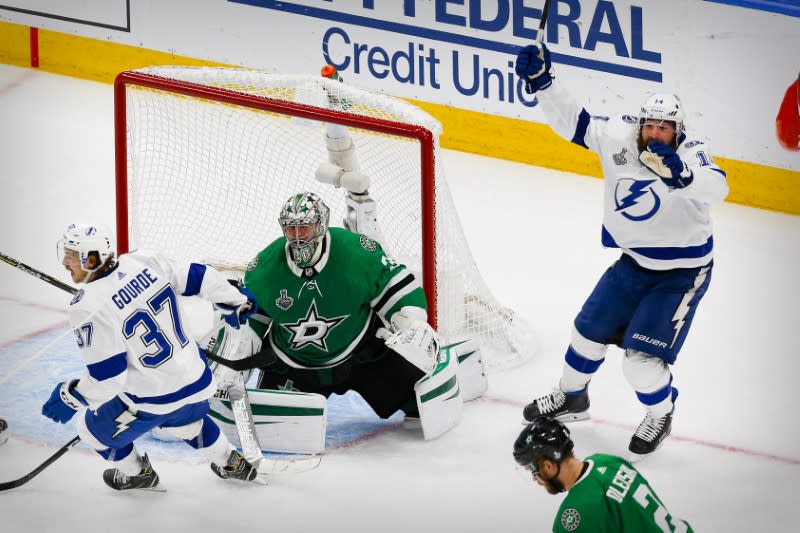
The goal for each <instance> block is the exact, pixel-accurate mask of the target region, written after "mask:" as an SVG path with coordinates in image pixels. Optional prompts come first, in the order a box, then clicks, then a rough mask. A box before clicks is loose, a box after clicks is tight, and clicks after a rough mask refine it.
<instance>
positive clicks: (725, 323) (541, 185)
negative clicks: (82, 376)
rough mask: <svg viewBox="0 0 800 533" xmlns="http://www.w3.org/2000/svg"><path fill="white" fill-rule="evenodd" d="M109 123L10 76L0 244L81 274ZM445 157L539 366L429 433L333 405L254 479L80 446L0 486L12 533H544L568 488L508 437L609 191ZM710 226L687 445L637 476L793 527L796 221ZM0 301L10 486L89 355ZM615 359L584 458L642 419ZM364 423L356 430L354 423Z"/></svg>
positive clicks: (707, 504) (109, 196)
mask: <svg viewBox="0 0 800 533" xmlns="http://www.w3.org/2000/svg"><path fill="white" fill-rule="evenodd" d="M112 131H113V98H112V88H111V87H110V86H108V85H103V84H97V83H91V82H86V81H78V80H75V79H71V78H66V77H61V76H55V75H51V74H46V73H41V72H36V71H33V70H28V69H18V68H14V67H8V66H0V164H1V165H2V166H0V168H1V169H2V171H0V180H2V194H0V202H2V204H1V205H0V227H2V236H1V237H0V251H2V252H4V253H6V254H8V255H10V256H12V257H15V258H17V259H19V260H21V261H23V262H25V263H27V264H29V265H31V266H34V267H36V268H39V269H41V270H44V271H45V272H48V273H50V274H52V275H54V276H57V277H59V278H60V279H62V280H64V281H67V282H68V281H69V279H68V277H67V274H66V272H65V271H64V270H63V269H62V267H61V266H60V265H59V264H58V262H57V260H56V257H55V241H56V239H57V236H58V234H59V233H60V231H61V230H62V229H63V227H64V226H65V225H66V224H67V223H69V222H71V221H89V220H92V221H105V222H107V223H108V224H110V225H112V226H113V223H114V214H115V208H114V185H113V183H114V180H113V174H114V159H113V152H114V146H113V136H112ZM507 134H508V135H514V132H508V133H507ZM530 142H531V143H534V142H536V140H535V139H531V140H530ZM445 165H446V169H447V175H448V178H449V180H450V184H451V189H452V192H453V195H454V198H455V202H456V205H457V207H458V210H459V213H460V216H461V220H462V223H463V225H464V228H465V230H466V232H467V235H468V239H469V241H470V246H471V248H472V252H473V254H474V256H475V258H476V261H477V263H478V266H479V268H480V270H481V272H482V273H483V275H484V278H485V280H486V281H487V283H488V285H489V286H490V287H491V288H492V290H493V291H494V293H495V295H496V296H497V297H498V298H499V299H500V300H501V301H502V302H503V303H504V304H505V305H508V306H510V307H512V308H514V309H515V310H516V311H517V312H519V313H521V314H522V315H523V316H525V317H526V318H527V319H528V320H529V321H530V322H531V324H533V327H534V328H535V330H536V334H537V337H538V341H539V346H540V351H539V354H538V356H537V357H536V358H535V360H533V361H531V362H530V363H528V364H526V365H525V366H522V367H519V368H517V369H514V370H511V371H507V372H504V373H501V374H496V375H492V376H491V377H490V389H489V391H488V393H487V394H486V396H485V398H483V399H480V400H477V401H474V402H472V403H469V404H467V405H466V407H465V410H464V416H463V420H462V422H461V424H460V425H459V426H458V427H457V428H455V429H454V430H453V431H451V432H450V433H448V434H446V435H445V436H443V437H441V438H439V439H437V440H435V441H431V442H424V441H422V439H421V438H420V436H419V433H417V432H415V431H413V430H408V429H404V428H403V427H402V425H401V424H399V423H398V422H397V420H394V421H390V422H389V423H386V424H383V425H377V424H376V423H375V421H374V420H370V419H369V415H368V413H366V412H365V411H364V410H363V409H362V410H359V408H358V406H357V405H355V407H353V409H352V410H350V411H349V414H348V412H347V411H348V407H347V402H345V404H342V403H341V402H340V404H339V405H340V409H339V411H340V412H339V414H338V415H336V420H333V421H332V422H333V424H334V426H336V424H337V421H338V427H339V429H338V430H337V431H338V433H337V435H338V437H339V440H338V441H337V442H334V443H333V446H331V448H330V449H329V450H328V451H326V453H325V455H324V458H323V462H322V465H321V466H320V467H319V468H318V469H317V470H315V471H312V472H309V473H305V474H299V475H294V476H281V477H275V478H274V479H273V480H272V482H271V483H270V485H268V486H266V487H260V486H244V485H237V484H232V483H226V482H223V481H221V480H219V479H217V478H216V477H215V476H213V474H212V473H211V472H210V471H209V469H208V467H207V466H206V465H205V464H203V463H202V461H201V459H200V457H199V455H195V454H193V453H191V450H189V451H187V452H185V453H184V452H180V453H177V454H174V453H163V448H159V447H156V448H155V449H154V451H153V452H152V453H151V458H152V459H153V463H154V465H155V467H156V468H157V470H158V472H159V474H160V475H161V477H162V479H163V481H164V483H165V484H166V485H167V487H168V489H169V491H168V492H167V493H165V494H162V493H136V494H129V493H118V492H115V491H112V490H110V489H108V488H107V487H106V486H105V485H104V484H103V483H102V481H101V479H100V475H101V472H102V470H103V469H104V468H105V467H106V465H105V464H104V462H103V461H102V460H100V459H99V458H98V457H97V456H96V455H95V454H94V453H93V452H91V451H90V450H88V449H87V448H85V447H82V446H81V445H79V447H78V448H76V449H74V450H72V451H70V452H69V453H68V454H66V455H65V456H64V457H62V458H61V459H60V460H58V461H57V462H56V463H55V464H53V465H52V466H51V467H49V468H48V469H46V470H45V471H44V472H43V473H41V474H40V475H39V476H38V477H36V478H35V479H34V480H32V481H31V482H29V483H28V484H26V485H24V486H23V487H20V488H18V489H15V490H12V491H8V492H4V493H0V523H2V530H3V531H8V532H12V531H14V532H16V531H20V532H43V531H54V532H58V533H69V532H81V533H83V532H84V531H86V530H106V529H108V530H113V531H118V532H121V533H127V532H137V533H139V532H142V531H149V530H151V529H154V530H160V531H187V532H190V531H211V530H217V531H220V530H227V531H238V532H242V531H279V530H289V529H291V530H293V531H317V532H319V531H327V532H343V533H344V532H378V531H380V532H384V531H385V532H394V531H397V532H404V533H409V532H414V531H424V532H428V531H430V532H432V531H446V532H473V531H474V532H478V531H497V532H516V531H519V532H526V533H527V532H531V531H548V530H549V529H550V526H551V523H552V520H553V517H554V514H555V512H556V509H557V508H558V505H559V503H560V501H561V497H557V496H549V495H548V494H546V493H545V492H544V490H542V489H541V488H539V487H538V486H536V485H535V484H533V483H532V482H531V481H530V480H528V479H524V478H523V476H522V475H520V473H519V472H518V471H517V470H516V469H515V467H514V461H513V459H512V457H511V446H512V443H513V440H514V438H515V437H516V435H517V433H518V432H519V431H520V429H521V425H520V418H521V417H520V413H521V408H522V407H523V405H524V404H525V403H526V402H528V401H530V399H531V398H532V397H533V396H537V395H539V394H541V393H544V392H546V391H548V390H549V389H550V388H551V387H552V386H553V385H554V384H555V382H556V380H557V378H558V376H559V373H560V367H561V363H562V356H563V353H564V349H565V348H566V345H567V343H568V341H569V331H570V326H571V322H572V319H573V318H574V316H575V314H576V313H577V311H578V309H579V308H580V305H581V304H582V303H583V300H584V299H585V298H586V296H587V295H588V294H589V292H590V290H591V289H592V287H593V286H594V283H595V282H596V280H597V278H598V277H599V275H600V274H601V273H602V272H603V270H604V269H605V268H606V267H607V266H608V265H609V264H610V263H611V262H612V261H613V260H614V259H615V257H616V255H617V254H616V252H614V251H610V250H603V249H602V248H601V247H600V243H599V234H600V219H601V194H602V191H601V182H600V181H599V180H596V179H591V178H586V177H582V176H576V175H572V174H567V173H562V172H555V171H552V170H547V169H542V168H538V167H534V166H528V165H522V164H517V163H510V162H505V161H498V160H493V159H489V158H484V157H478V156H474V155H469V154H464V153H458V152H452V151H445ZM753 179H754V180H756V179H758V177H757V176H753ZM713 215H714V219H715V230H716V232H715V243H716V266H715V269H714V278H713V280H712V282H711V287H710V290H709V292H708V294H707V295H706V296H705V298H704V299H703V301H702V303H701V306H700V309H699V311H698V314H697V316H696V318H695V321H694V324H693V326H692V331H691V333H690V334H689V337H688V340H687V341H686V344H685V345H684V348H683V351H682V352H681V355H680V357H679V359H678V363H677V365H676V366H675V367H674V369H673V371H674V376H675V384H676V385H677V386H678V387H679V388H680V391H681V397H680V399H679V403H678V407H677V411H676V415H675V422H674V427H673V436H672V437H671V438H670V440H669V441H668V442H667V443H666V444H665V445H664V447H663V448H662V449H661V450H660V451H659V452H658V453H657V454H655V455H654V456H652V457H650V458H648V459H647V460H646V461H644V462H642V463H639V468H640V470H641V472H642V473H643V474H644V475H645V476H646V477H647V478H648V479H649V480H650V482H651V484H652V485H653V487H654V488H655V490H656V492H657V493H658V495H659V496H660V497H661V499H662V500H663V501H664V502H665V504H666V505H667V507H668V509H669V510H670V511H671V512H672V513H673V514H674V515H676V516H679V517H681V518H684V519H686V520H688V521H689V522H690V523H691V524H692V525H693V527H694V529H695V531H698V532H701V531H706V532H739V531H741V532H745V531H748V532H750V531H796V530H797V527H798V524H800V496H798V492H796V490H797V486H798V482H800V445H798V436H800V431H799V430H798V422H797V420H798V419H797V415H796V413H795V410H794V407H795V404H794V401H795V397H796V394H795V392H796V391H795V390H794V388H795V384H796V382H797V376H798V374H799V373H800V372H799V371H800V357H799V356H800V350H798V348H797V341H796V339H795V337H794V333H795V331H796V330H797V328H798V327H800V320H798V315H799V313H798V308H797V303H798V300H800V298H798V296H800V288H798V287H800V284H798V283H797V281H796V279H795V278H796V276H797V275H798V273H800V251H798V250H800V218H798V217H795V216H789V215H784V214H779V213H772V212H767V211H762V210H756V209H751V208H747V207H742V206H737V205H732V204H723V205H719V206H715V207H714V210H713ZM0 288H1V290H0V416H3V417H5V418H7V419H8V420H9V422H10V425H11V427H10V428H9V434H10V440H9V441H8V442H7V443H6V444H4V445H2V446H0V481H6V480H9V479H14V478H17V477H19V476H21V475H23V474H25V473H27V472H28V471H30V470H31V469H33V468H34V467H35V466H36V465H38V464H39V463H40V462H41V461H43V460H44V459H45V458H46V457H48V456H49V455H50V454H52V453H53V452H54V451H55V450H56V449H57V448H58V447H59V446H60V444H63V443H64V442H66V441H68V440H69V438H70V436H71V435H72V434H73V433H74V422H71V423H69V424H67V425H66V426H61V425H57V424H54V423H52V422H50V421H48V420H47V419H45V418H44V417H42V416H40V415H39V414H38V411H39V409H40V406H41V404H42V402H44V400H46V398H47V396H48V395H49V392H50V388H52V386H53V385H54V384H55V383H57V382H58V381H60V380H61V379H63V377H64V376H63V374H62V372H63V371H64V370H65V369H69V368H68V367H70V365H75V364H76V360H77V359H78V355H77V353H75V352H74V349H73V348H71V346H72V344H71V340H70V338H69V335H68V334H67V335H64V337H63V338H62V339H60V340H58V341H56V339H57V337H58V336H60V335H63V334H65V333H66V331H67V328H66V322H65V320H66V316H65V313H64V312H63V309H64V308H65V306H66V303H67V301H68V297H67V295H66V294H65V293H63V292H61V291H59V290H58V289H56V288H54V287H52V286H50V285H47V284H45V283H43V282H42V281H40V280H37V279H35V278H33V277H31V276H29V275H27V274H25V273H23V272H21V271H19V270H16V269H13V268H11V267H9V266H6V265H0ZM49 343H52V344H53V346H52V347H51V348H48V349H46V350H44V351H42V350H43V348H46V347H47V345H48V344H49ZM30 356H37V358H36V360H35V361H33V362H32V363H30V364H29V365H28V366H27V367H25V368H24V369H22V370H21V371H19V372H18V373H17V374H16V375H15V376H14V377H13V378H10V379H7V380H6V378H8V377H9V376H10V375H11V374H12V373H14V372H17V370H18V368H19V367H20V365H21V364H23V362H24V361H27V360H28V358H29V357H30ZM620 356H621V352H620V351H619V350H618V349H615V348H612V349H610V350H609V354H608V357H607V360H606V363H605V364H604V366H603V367H602V368H601V370H600V371H599V373H598V374H597V376H596V377H595V379H594V380H593V382H592V385H591V400H592V410H591V411H592V415H593V418H592V419H591V421H589V422H583V423H578V424H575V425H573V426H572V430H573V436H574V438H575V440H576V451H577V453H578V454H579V455H587V454H590V453H594V452H606V453H616V454H621V455H625V454H626V450H627V444H628V440H629V438H630V435H631V432H632V431H633V429H634V428H635V426H636V425H637V424H638V422H639V421H640V419H641V416H642V410H641V407H640V406H639V405H638V403H637V401H636V397H635V396H634V394H633V392H632V391H631V389H630V387H629V386H628V384H627V382H626V381H625V379H624V377H623V376H622V371H621V365H620V359H621V357H620ZM78 363H79V362H78ZM4 381H5V382H4ZM342 405H344V407H343V408H342V407H341V406H342ZM361 419H363V420H361ZM360 421H361V422H362V423H363V424H364V426H365V427H367V430H365V431H364V432H363V435H362V436H360V437H359V436H355V437H354V436H352V435H349V434H347V432H346V430H344V429H342V428H343V427H344V426H348V425H349V424H353V425H356V424H359V423H360ZM369 428H372V429H371V430H370V429H369ZM356 433H357V432H356ZM187 449H188V448H187Z"/></svg>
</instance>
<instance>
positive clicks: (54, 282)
mask: <svg viewBox="0 0 800 533" xmlns="http://www.w3.org/2000/svg"><path fill="white" fill-rule="evenodd" d="M0 259H2V260H3V261H4V262H6V263H8V264H9V265H11V266H12V267H14V268H18V269H20V270H22V271H23V272H25V273H27V274H30V275H31V276H34V277H36V278H39V279H40V280H42V281H45V282H47V283H49V284H50V285H53V286H55V287H58V288H59V289H61V290H63V291H67V292H68V293H70V294H75V293H76V292H78V289H76V288H75V287H72V286H71V285H67V284H66V283H64V282H63V281H60V280H58V279H56V278H54V277H53V276H49V275H47V274H45V273H44V272H42V271H41V270H36V269H35V268H33V267H29V266H28V265H26V264H25V263H21V262H20V261H17V260H16V259H14V258H13V257H9V256H7V255H6V254H4V253H3V252H0Z"/></svg>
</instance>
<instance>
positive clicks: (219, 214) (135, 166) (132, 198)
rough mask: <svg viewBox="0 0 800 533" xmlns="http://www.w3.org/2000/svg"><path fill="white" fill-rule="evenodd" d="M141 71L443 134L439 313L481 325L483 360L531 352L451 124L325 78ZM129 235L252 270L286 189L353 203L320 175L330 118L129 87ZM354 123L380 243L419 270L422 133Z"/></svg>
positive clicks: (505, 364)
mask: <svg viewBox="0 0 800 533" xmlns="http://www.w3.org/2000/svg"><path fill="white" fill-rule="evenodd" d="M135 72H136V73H141V74H147V75H150V76H155V77H158V78H163V79H165V80H179V81H182V82H189V83H192V84H197V85H200V86H206V87H214V88H218V89H225V90H228V91H231V92H232V94H240V93H245V94H249V95H254V96H259V97H264V98H268V99H274V100H281V101H285V102H293V103H297V104H302V106H297V109H299V110H301V111H299V112H298V113H299V114H302V110H303V109H306V108H307V107H303V106H313V107H317V108H325V109H331V110H335V111H337V112H340V113H345V114H348V115H359V116H363V117H373V118H378V119H384V120H389V121H392V122H396V123H403V124H413V125H417V126H420V127H422V128H425V129H426V130H428V131H430V132H431V133H432V134H433V137H434V156H433V157H434V163H435V165H434V168H435V191H436V192H435V198H436V200H435V216H436V224H435V226H436V272H437V286H436V287H435V291H436V294H437V300H438V305H437V318H438V329H439V334H440V336H441V338H442V342H443V344H447V343H449V342H456V341H458V340H461V339H463V338H465V337H472V338H477V339H478V340H479V341H480V342H481V349H482V353H483V354H484V360H485V362H486V365H487V368H488V369H489V370H490V371H492V370H499V369H504V368H509V367H511V366H515V365H516V364H519V363H521V362H523V361H524V360H526V359H527V358H528V357H530V356H531V355H532V354H533V351H534V349H535V345H534V342H533V336H532V333H531V330H530V328H529V327H528V325H527V324H525V323H524V321H523V320H522V319H521V317H519V316H517V315H515V314H514V312H513V311H511V310H509V309H505V308H502V307H501V306H500V305H499V304H498V302H497V301H496V300H495V299H494V298H493V296H492V295H491V293H490V292H489V291H488V289H487V287H486V286H485V284H484V282H483V280H482V278H481V276H480V273H479V272H478V270H477V267H476V265H475V262H474V260H473V258H472V255H471V253H470V251H469V247H468V246H467V242H466V238H465V236H464V233H463V230H462V229H461V223H460V221H459V220H458V215H457V213H456V210H455V207H454V205H453V201H452V199H451V196H450V192H449V190H448V187H447V182H446V180H445V176H444V169H443V167H442V164H441V159H440V157H439V155H440V154H439V142H438V140H439V136H440V134H441V125H440V124H439V122H438V121H436V120H435V119H434V118H432V117H431V116H430V115H428V114H427V113H425V112H423V111H422V110H420V109H419V108H417V107H414V106H412V105H410V104H409V103H407V102H404V101H402V100H399V99H396V98H392V97H388V96H385V95H379V94H375V93H371V92H367V91H363V90H359V89H357V88H354V87H350V86H348V85H346V84H343V83H339V82H338V81H333V80H329V79H326V78H322V77H310V76H292V75H276V74H268V73H265V72H259V71H252V70H243V69H228V68H212V67H153V68H146V69H140V70H138V71H135ZM125 102H126V108H127V111H126V117H125V128H126V131H127V157H128V160H127V169H128V185H127V187H128V231H129V237H130V246H129V247H130V248H131V249H133V248H152V249H156V250H160V251H163V252H165V253H167V254H168V255H170V256H171V257H173V258H174V259H176V260H188V261H198V262H207V263H211V264H214V265H217V266H223V267H225V268H226V269H228V270H243V269H244V268H245V265H246V264H247V262H248V261H249V260H250V259H252V258H253V257H254V256H255V255H256V254H257V253H258V252H259V251H260V250H262V249H263V248H264V247H265V246H266V245H267V244H268V243H269V242H271V241H272V240H274V239H275V238H277V237H278V236H280V227H279V225H278V222H277V218H278V213H279V212H280V208H281V206H282V205H283V202H284V201H285V200H286V199H287V198H288V197H289V196H290V195H291V194H293V193H296V192H301V191H304V190H310V191H314V192H316V193H317V194H319V195H320V196H321V197H322V198H323V199H324V200H325V203H326V204H328V206H329V207H330V208H331V225H332V226H340V225H341V224H342V219H343V217H344V216H345V204H344V192H343V190H337V189H334V188H333V187H332V186H330V185H326V184H323V183H320V182H318V181H317V180H316V179H315V178H314V173H315V171H316V169H317V166H318V165H319V164H320V163H322V162H324V161H327V159H328V154H327V150H326V146H325V132H326V124H325V123H324V122H319V121H316V120H310V119H307V118H299V117H298V116H296V115H295V116H289V115H287V114H283V113H276V112H271V111H263V110H259V109H253V108H250V107H243V106H241V105H237V104H234V103H230V102H219V101H213V100H210V99H204V98H197V97H190V96H184V95H181V94H179V93H178V92H173V91H172V90H171V89H169V88H165V89H161V88H159V89H152V88H147V87H143V86H140V85H136V84H131V83H129V84H128V85H127V86H126V98H125ZM369 128H371V126H370V125H369V124H366V125H365V126H364V127H363V128H362V127H349V133H350V136H351V138H352V139H353V142H354V144H355V146H356V153H357V156H358V160H359V162H360V165H361V171H362V172H363V173H365V174H367V175H369V176H370V179H371V185H370V188H369V191H370V194H371V196H372V198H374V199H375V200H376V201H377V202H378V216H379V220H380V224H381V226H382V228H383V232H384V234H385V242H383V243H382V244H383V245H384V247H385V248H386V249H387V250H388V251H389V252H390V253H391V255H392V256H393V257H395V258H396V259H397V260H398V261H401V262H403V263H405V264H406V265H407V266H408V267H409V268H411V269H412V270H414V271H416V272H419V271H420V270H421V265H422V239H421V235H422V217H421V185H420V183H421V169H422V164H423V163H422V161H421V150H420V143H419V141H417V140H416V139H410V138H407V137H402V136H397V135H393V134H387V133H382V132H379V131H373V130H372V129H369Z"/></svg>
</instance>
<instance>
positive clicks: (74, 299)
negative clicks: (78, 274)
mask: <svg viewBox="0 0 800 533" xmlns="http://www.w3.org/2000/svg"><path fill="white" fill-rule="evenodd" d="M81 298H83V289H80V290H78V292H76V293H75V296H73V297H72V301H71V302H70V303H69V305H75V304H76V303H78V302H80V301H81Z"/></svg>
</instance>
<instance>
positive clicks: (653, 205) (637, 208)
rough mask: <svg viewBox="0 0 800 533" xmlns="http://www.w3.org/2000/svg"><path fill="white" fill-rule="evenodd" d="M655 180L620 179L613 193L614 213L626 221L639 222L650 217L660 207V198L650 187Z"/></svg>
mask: <svg viewBox="0 0 800 533" xmlns="http://www.w3.org/2000/svg"><path fill="white" fill-rule="evenodd" d="M655 181H656V180H634V179H627V178H626V179H621V180H619V181H618V182H617V188H616V189H615V191H614V203H615V204H616V205H617V208H616V209H615V211H617V212H618V213H619V214H620V215H622V216H624V217H625V218H627V219H628V220H633V221H634V222H640V221H642V220H647V219H648V218H650V217H652V216H653V215H655V214H656V212H657V211H658V208H659V207H661V198H659V197H658V195H657V194H656V191H654V190H653V188H652V187H651V186H650V185H652V184H653V183H654V182H655Z"/></svg>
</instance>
